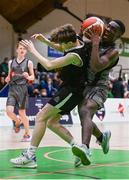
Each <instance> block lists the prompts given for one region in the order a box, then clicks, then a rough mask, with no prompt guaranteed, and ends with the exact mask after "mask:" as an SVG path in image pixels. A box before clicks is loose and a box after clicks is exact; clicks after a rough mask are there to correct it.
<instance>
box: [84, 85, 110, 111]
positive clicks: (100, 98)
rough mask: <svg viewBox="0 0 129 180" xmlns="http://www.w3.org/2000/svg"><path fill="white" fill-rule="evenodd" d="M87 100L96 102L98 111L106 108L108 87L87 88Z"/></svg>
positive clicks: (85, 95)
mask: <svg viewBox="0 0 129 180" xmlns="http://www.w3.org/2000/svg"><path fill="white" fill-rule="evenodd" d="M83 95H84V97H85V99H91V100H93V101H95V102H96V103H97V105H98V109H100V108H102V107H103V106H104V102H105V101H106V99H107V96H108V88H107V86H106V85H101V84H100V85H96V86H89V85H87V86H86V87H85V90H84V92H83Z"/></svg>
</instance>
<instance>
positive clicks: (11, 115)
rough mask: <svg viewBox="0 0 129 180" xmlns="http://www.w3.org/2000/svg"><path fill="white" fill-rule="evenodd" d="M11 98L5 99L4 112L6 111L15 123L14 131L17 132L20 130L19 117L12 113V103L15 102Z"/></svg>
mask: <svg viewBox="0 0 129 180" xmlns="http://www.w3.org/2000/svg"><path fill="white" fill-rule="evenodd" d="M12 100H13V99H12ZM12 100H11V99H7V104H6V113H7V115H8V117H9V118H10V119H11V120H12V121H14V123H15V126H14V130H15V132H16V133H18V132H19V131H20V119H19V118H18V117H17V115H16V114H15V113H14V106H15V105H14V104H15V102H14V101H12ZM13 102H14V103H13Z"/></svg>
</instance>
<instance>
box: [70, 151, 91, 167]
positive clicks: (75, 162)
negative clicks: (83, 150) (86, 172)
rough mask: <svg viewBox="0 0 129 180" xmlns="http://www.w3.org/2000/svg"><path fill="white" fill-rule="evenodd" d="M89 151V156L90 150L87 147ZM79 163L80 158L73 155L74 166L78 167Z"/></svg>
mask: <svg viewBox="0 0 129 180" xmlns="http://www.w3.org/2000/svg"><path fill="white" fill-rule="evenodd" d="M87 151H88V153H89V157H91V150H90V149H87ZM80 165H81V159H80V158H79V157H78V156H75V161H74V167H79V166H80Z"/></svg>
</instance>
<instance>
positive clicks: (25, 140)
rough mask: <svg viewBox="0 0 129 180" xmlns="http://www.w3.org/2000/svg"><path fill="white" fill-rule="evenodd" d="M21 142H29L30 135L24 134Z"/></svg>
mask: <svg viewBox="0 0 129 180" xmlns="http://www.w3.org/2000/svg"><path fill="white" fill-rule="evenodd" d="M21 141H22V142H30V141H31V136H30V135H29V134H24V136H23V138H22V140H21Z"/></svg>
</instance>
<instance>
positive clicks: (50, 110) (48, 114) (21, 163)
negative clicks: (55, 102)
mask: <svg viewBox="0 0 129 180" xmlns="http://www.w3.org/2000/svg"><path fill="white" fill-rule="evenodd" d="M59 111H60V110H58V109H57V108H54V107H53V106H52V105H50V104H48V103H47V104H46V105H45V106H44V107H43V109H42V110H41V111H40V112H39V113H38V114H37V116H36V120H35V127H34V131H33V135H32V139H31V143H30V147H29V148H28V149H27V151H24V152H23V153H22V155H20V156H18V157H17V158H14V159H11V160H10V162H11V163H12V164H13V165H14V166H15V167H28V168H35V167H37V162H36V155H35V154H36V150H37V148H38V146H39V144H40V142H41V140H42V138H43V136H44V134H45V130H46V125H47V121H48V119H50V118H52V117H54V116H56V115H57V114H58V112H59Z"/></svg>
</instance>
